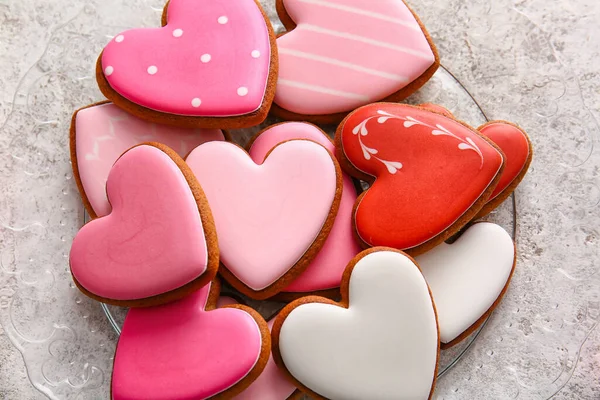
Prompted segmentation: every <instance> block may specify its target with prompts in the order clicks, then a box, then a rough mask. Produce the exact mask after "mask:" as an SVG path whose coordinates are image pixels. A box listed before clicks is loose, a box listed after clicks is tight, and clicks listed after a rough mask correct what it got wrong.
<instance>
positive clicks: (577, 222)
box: [0, 0, 600, 400]
mask: <svg viewBox="0 0 600 400" xmlns="http://www.w3.org/2000/svg"><path fill="white" fill-rule="evenodd" d="M232 1H233V0H232ZM162 3H163V1H162V0H130V1H128V2H124V3H121V2H120V1H117V0H104V1H100V0H95V1H85V0H71V1H69V2H67V1H64V0H14V1H13V0H0V54H1V57H0V188H2V189H1V190H2V194H0V243H1V247H0V399H8V400H13V399H19V400H20V399H39V398H44V397H45V395H46V396H48V397H52V398H56V399H67V398H68V399H105V398H107V397H108V384H109V380H110V369H111V363H112V359H111V357H112V354H113V352H114V346H115V343H116V334H115V333H114V332H113V331H112V328H111V327H110V326H109V324H108V323H107V321H106V318H105V317H104V315H103V313H102V311H101V310H100V307H99V306H98V304H97V303H94V302H92V301H90V300H88V299H86V298H84V297H83V296H81V295H80V294H79V293H78V291H77V290H76V289H75V288H74V286H73V284H72V283H71V281H70V279H69V274H68V262H67V255H68V250H69V246H70V241H71V239H72V237H73V236H74V235H75V233H76V231H77V229H78V227H79V225H81V223H82V222H83V210H82V207H81V204H80V201H79V199H78V195H77V189H76V187H75V184H74V182H73V179H72V174H71V171H70V165H69V157H68V151H67V143H68V137H67V131H68V124H69V120H70V114H71V113H72V111H73V110H74V109H75V108H78V107H80V106H83V105H86V104H88V103H90V102H92V101H95V100H98V99H100V98H101V96H100V94H99V92H98V90H97V89H95V84H94V80H93V65H94V60H95V56H96V54H97V53H98V52H99V51H100V49H101V48H102V46H103V45H104V44H105V43H106V42H107V41H108V40H109V38H110V37H111V36H112V35H115V34H117V33H118V32H119V31H121V30H123V29H126V28H128V27H136V26H152V25H156V24H157V21H158V19H159V15H160V10H161V9H162V5H163V4H162ZM264 3H265V4H267V3H270V1H269V2H267V1H264ZM410 4H411V5H412V6H413V7H414V8H415V9H416V10H417V12H418V13H419V14H420V15H421V17H422V20H423V22H424V24H425V25H426V26H427V27H428V29H429V31H430V33H431V34H432V36H433V38H434V40H435V41H436V43H437V44H438V48H439V50H440V54H441V58H442V63H443V64H444V66H446V67H447V68H448V70H450V71H451V72H452V73H453V74H454V75H456V76H457V78H458V79H459V80H460V81H461V82H462V83H463V84H464V85H465V86H466V88H467V89H468V90H469V91H470V92H471V93H472V94H473V96H474V97H475V99H476V100H477V101H478V102H479V104H480V105H481V107H482V108H483V110H484V112H485V113H486V114H487V116H488V117H490V118H503V119H510V120H512V121H515V122H518V123H519V124H520V125H522V126H523V127H524V128H525V129H526V130H527V131H528V132H529V134H530V136H531V138H532V140H533V142H534V147H535V150H536V157H535V160H534V163H533V165H532V168H531V169H530V172H529V175H528V176H527V177H526V179H525V180H524V182H523V183H522V184H521V186H520V187H519V189H518V190H517V211H518V216H519V221H518V226H517V241H518V249H519V253H520V254H519V261H518V270H517V272H516V274H515V277H514V279H513V284H512V286H511V288H510V290H509V291H508V293H507V296H506V299H505V301H504V302H503V303H502V305H501V306H500V307H499V308H498V310H497V311H496V312H495V313H494V315H493V316H492V319H491V320H490V322H489V324H488V325H487V326H486V328H485V329H484V330H483V332H482V334H481V336H480V337H479V338H478V340H477V341H476V342H475V345H474V346H473V347H472V348H471V349H470V350H469V352H468V353H467V355H466V356H465V357H464V358H463V359H461V361H460V362H459V363H458V365H457V366H455V367H454V368H453V369H452V370H450V372H448V373H447V374H446V375H445V376H444V377H442V378H441V379H440V381H439V382H438V387H437V391H436V398H437V399H480V398H486V399H507V398H511V399H512V398H518V399H548V398H550V397H552V396H554V397H553V398H555V399H585V400H587V399H600V377H599V375H598V374H599V371H600V333H599V330H598V329H597V325H598V320H599V318H600V274H598V269H599V265H598V263H599V252H600V246H599V241H600V233H599V232H598V229H599V226H600V223H599V222H600V216H599V215H598V207H599V204H600V182H599V180H600V178H599V177H600V165H599V164H600V157H598V150H597V149H595V145H596V146H597V145H598V139H599V133H600V130H599V127H598V123H597V119H598V118H599V117H600V115H599V114H600V107H599V106H600V74H599V73H598V65H599V64H598V55H599V54H600V40H599V39H600V38H599V37H598V36H599V35H600V29H599V28H598V24H597V21H598V20H600V3H599V2H597V1H596V0H568V1H567V0H495V1H491V0H471V1H464V0H412V1H410ZM268 8H269V9H270V10H271V11H272V6H268ZM445 89H446V88H445V87H444V86H443V85H442V86H439V87H438V86H436V83H435V82H434V83H433V84H432V85H430V86H429V88H426V91H425V94H426V95H427V94H432V97H434V99H435V98H437V99H449V100H447V101H448V102H449V103H446V104H444V105H446V106H447V107H449V108H451V109H452V110H454V111H455V112H457V114H458V115H459V116H460V117H463V118H465V119H472V118H475V117H474V116H472V115H463V114H461V113H462V112H467V111H463V110H468V109H465V108H464V107H463V106H464V105H463V104H462V103H461V102H460V101H457V100H456V99H460V97H456V98H455V97H452V96H438V95H439V93H437V92H439V91H440V90H441V91H443V90H445ZM436 93H437V94H436ZM433 94H436V96H437V97H436V96H434V95H433ZM425 99H428V98H427V96H425ZM453 99H454V100H453ZM453 101H454V103H453ZM470 122H472V123H474V124H475V123H477V122H479V121H473V120H471V121H470ZM43 393H44V394H45V395H44V394H43Z"/></svg>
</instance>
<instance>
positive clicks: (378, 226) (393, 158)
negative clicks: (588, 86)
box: [336, 103, 503, 255]
mask: <svg viewBox="0 0 600 400" xmlns="http://www.w3.org/2000/svg"><path fill="white" fill-rule="evenodd" d="M336 150H337V155H338V159H340V164H341V165H342V167H343V168H344V169H345V170H346V172H348V173H350V174H351V175H354V176H356V177H358V178H361V179H363V180H367V181H370V182H373V181H374V182H373V183H372V185H371V187H370V188H369V190H367V191H365V192H364V193H363V194H362V195H361V196H359V198H358V201H357V202H356V206H355V212H354V223H355V229H356V232H357V234H358V236H359V238H360V240H361V241H362V242H363V245H364V246H390V247H394V248H397V249H400V250H406V251H408V252H410V254H414V255H416V254H420V253H422V252H424V251H427V250H428V249H430V248H432V247H434V246H436V245H437V244H439V243H441V242H443V241H444V240H446V239H448V238H449V237H450V236H451V235H453V234H454V233H456V232H458V231H459V230H460V228H462V227H463V226H464V225H465V224H466V223H467V222H469V221H470V220H471V219H472V218H473V217H475V215H477V213H478V212H479V211H480V210H481V208H482V207H483V205H484V204H485V203H486V201H487V199H488V198H489V196H490V194H491V193H492V191H493V190H494V188H495V187H496V184H497V183H498V180H499V179H500V176H501V173H502V165H503V156H502V153H501V151H500V150H499V149H498V148H497V147H495V146H494V145H493V144H492V143H491V142H490V141H488V140H487V139H485V138H484V137H482V136H481V135H479V134H478V133H477V132H476V131H474V130H473V129H471V128H469V127H467V126H466V125H463V124H462V123H460V122H458V121H456V120H454V119H452V118H449V117H447V116H445V115H441V114H438V113H435V112H431V111H428V110H425V109H423V108H419V107H414V106H409V105H404V104H393V103H376V104H371V105H368V106H365V107H361V108H360V109H358V110H356V111H354V112H353V113H351V114H350V115H349V116H348V117H347V118H346V119H345V120H344V121H343V122H342V123H341V124H340V126H339V127H338V130H337V133H336Z"/></svg>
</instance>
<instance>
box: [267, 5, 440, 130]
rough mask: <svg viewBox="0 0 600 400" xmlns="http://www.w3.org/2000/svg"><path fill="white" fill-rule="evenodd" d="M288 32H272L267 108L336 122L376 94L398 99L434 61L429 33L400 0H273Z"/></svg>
mask: <svg viewBox="0 0 600 400" xmlns="http://www.w3.org/2000/svg"><path fill="white" fill-rule="evenodd" d="M277 11H278V14H279V17H280V19H281V20H282V22H283V24H284V25H285V27H286V28H287V30H288V32H287V33H285V34H284V35H282V36H280V37H279V38H278V39H277V46H278V49H279V80H278V83H277V89H276V92H275V100H274V105H273V108H272V110H273V112H274V113H275V114H276V115H277V116H279V117H281V118H285V119H291V120H300V119H301V120H308V121H311V122H317V123H319V122H320V123H334V122H339V121H341V120H342V119H343V117H344V116H345V115H346V114H347V113H349V112H350V111H352V110H354V109H356V108H358V107H360V106H363V105H366V104H369V103H372V102H376V101H381V100H386V101H399V100H402V99H404V98H405V97H407V96H409V95H410V94H411V93H413V92H414V91H416V90H417V89H418V88H420V87H421V86H422V85H423V84H424V83H425V82H427V81H428V80H429V78H431V76H432V75H433V73H434V72H435V71H436V70H437V68H438V66H439V58H438V54H437V50H436V48H435V46H434V44H433V43H432V40H431V38H430V37H429V34H428V33H427V31H426V30H425V28H424V27H423V25H422V24H421V22H420V21H419V19H418V17H417V16H416V15H415V14H414V13H413V12H412V11H411V10H410V8H409V7H408V6H407V5H406V4H405V3H404V1H403V0H378V1H365V0H277Z"/></svg>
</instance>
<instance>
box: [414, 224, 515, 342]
mask: <svg viewBox="0 0 600 400" xmlns="http://www.w3.org/2000/svg"><path fill="white" fill-rule="evenodd" d="M515 252H516V250H515V246H514V243H513V241H512V239H511V238H510V235H509V234H508V233H507V232H506V231H505V230H504V229H502V227H501V226H498V225H496V224H492V223H489V222H481V223H477V224H474V225H473V226H471V227H469V228H468V229H467V230H466V231H465V232H464V233H463V234H462V235H461V236H460V238H459V239H458V240H456V241H455V242H454V243H452V244H446V243H442V244H440V245H439V246H437V247H436V248H434V249H432V250H430V251H428V252H427V253H425V254H422V255H420V256H418V257H417V258H416V259H415V260H416V261H417V263H418V264H419V267H420V268H421V272H422V273H423V275H424V276H425V279H426V280H427V283H428V284H429V288H430V289H431V295H432V296H433V300H434V301H435V306H436V310H437V315H438V323H439V326H440V340H441V342H442V347H443V348H448V347H451V346H453V345H455V344H457V343H458V342H460V341H461V340H463V339H464V338H466V337H467V336H468V335H469V334H470V333H471V332H473V331H474V330H475V329H477V328H478V327H479V326H480V325H481V324H482V323H483V321H485V319H486V318H487V317H488V316H489V314H490V313H491V312H492V311H493V310H494V308H495V307H496V306H497V305H498V303H500V300H501V299H502V297H503V295H504V293H505V292H506V289H507V288H508V284H509V283H510V278H511V276H512V273H513V271H514V268H515V264H516V253H515Z"/></svg>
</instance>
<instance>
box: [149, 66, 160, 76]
mask: <svg viewBox="0 0 600 400" xmlns="http://www.w3.org/2000/svg"><path fill="white" fill-rule="evenodd" d="M157 72H158V68H157V67H156V65H151V66H149V67H148V73H149V74H150V75H154V74H155V73H157Z"/></svg>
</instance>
